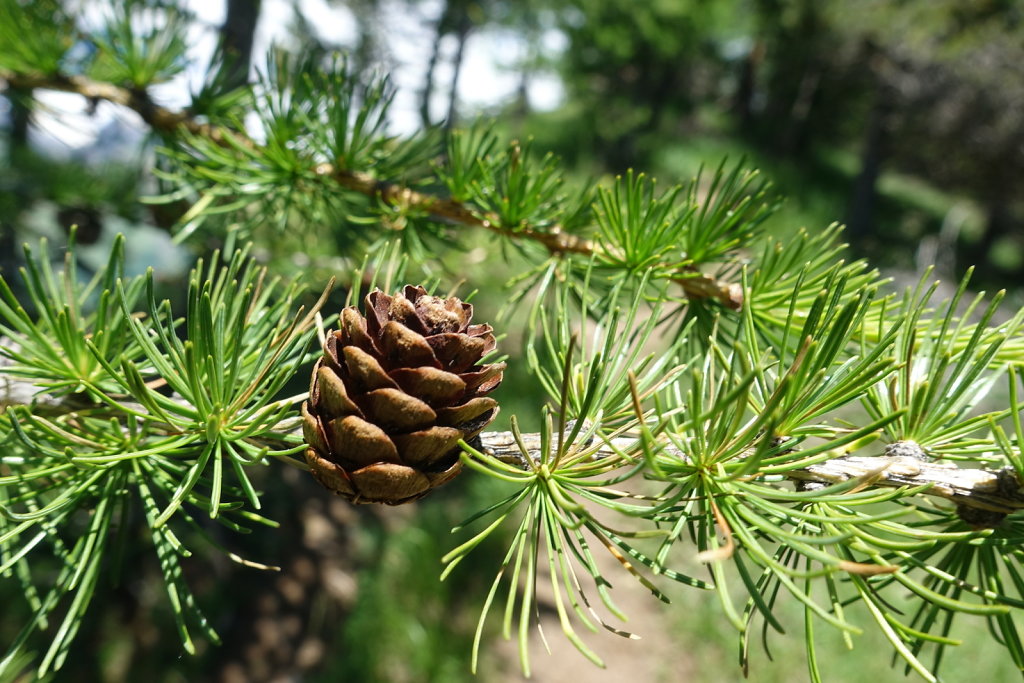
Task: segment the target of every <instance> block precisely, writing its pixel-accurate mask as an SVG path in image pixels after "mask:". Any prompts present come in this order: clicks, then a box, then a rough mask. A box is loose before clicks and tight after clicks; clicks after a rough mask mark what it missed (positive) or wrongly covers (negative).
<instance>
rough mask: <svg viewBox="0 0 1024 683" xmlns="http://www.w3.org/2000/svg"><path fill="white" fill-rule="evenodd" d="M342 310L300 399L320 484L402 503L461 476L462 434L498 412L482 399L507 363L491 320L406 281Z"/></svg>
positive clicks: (472, 432) (360, 498)
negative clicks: (498, 353) (495, 352)
mask: <svg viewBox="0 0 1024 683" xmlns="http://www.w3.org/2000/svg"><path fill="white" fill-rule="evenodd" d="M366 311H367V314H366V317H363V316H362V315H360V313H359V311H358V310H356V308H355V307H353V306H349V307H347V308H345V309H344V310H342V312H341V315H340V316H339V320H340V323H341V325H340V327H341V329H340V330H337V331H332V332H330V333H328V336H327V343H326V344H325V345H324V355H323V356H322V357H321V358H320V359H319V360H318V361H317V363H316V365H315V366H314V367H313V377H312V381H311V384H310V389H309V401H308V402H306V403H303V405H302V418H303V434H304V435H305V438H306V443H307V444H308V445H309V448H307V449H306V462H307V463H308V464H309V468H310V470H311V471H312V472H313V476H314V477H316V479H317V481H319V482H320V483H321V484H323V485H324V486H326V487H327V488H329V489H331V490H332V491H334V492H335V493H338V494H339V495H342V496H345V497H346V498H349V499H351V500H352V502H354V503H387V504H388V505H399V504H401V503H408V502H410V501H413V500H416V499H417V498H420V497H422V496H424V495H426V494H427V493H428V492H429V491H430V490H431V489H433V488H435V487H437V486H440V485H441V484H443V483H445V482H447V481H449V480H450V479H451V478H452V477H454V476H455V475H456V474H458V473H459V470H460V469H461V468H462V463H461V461H460V460H459V453H460V449H459V446H458V441H459V439H470V438H472V437H474V436H476V435H477V434H479V433H480V432H481V431H483V429H484V427H486V426H487V425H488V424H489V423H490V422H491V420H493V419H494V417H495V416H496V415H497V413H498V403H497V401H495V400H494V399H493V398H488V397H486V396H484V394H487V393H488V392H490V391H491V390H492V389H494V388H495V387H497V386H498V384H500V383H501V378H502V371H503V370H504V369H505V364H504V363H491V364H488V365H480V359H481V358H482V357H483V356H484V354H486V353H488V352H489V351H491V350H492V349H494V346H495V341H494V334H493V330H492V328H491V326H490V325H470V321H471V320H472V318H473V307H472V306H471V305H470V304H465V303H462V302H461V301H459V300H458V299H457V298H455V297H452V298H449V299H442V298H440V297H435V296H430V295H429V294H427V292H426V290H425V289H423V288H422V287H413V286H412V285H406V287H405V288H404V290H403V291H402V292H401V293H398V294H395V295H394V296H393V297H392V296H388V295H387V294H384V293H383V292H381V291H379V290H378V291H374V292H371V293H370V294H369V295H368V296H367V297H366Z"/></svg>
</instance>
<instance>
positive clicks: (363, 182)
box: [0, 69, 743, 310]
mask: <svg viewBox="0 0 1024 683" xmlns="http://www.w3.org/2000/svg"><path fill="white" fill-rule="evenodd" d="M0 82H2V83H6V87H7V88H23V89H35V88H39V89H43V90H58V91H61V92H69V93H76V94H79V95H82V96H83V97H86V98H89V99H91V100H103V101H106V102H111V103H113V104H117V105H119V106H122V107H127V108H128V109H131V110H133V111H135V112H136V113H138V115H139V116H140V117H141V118H142V120H143V121H145V122H146V124H148V125H149V126H150V127H151V128H153V129H154V130H157V131H160V132H164V133H170V134H173V133H176V132H178V131H179V130H185V131H188V132H189V133H191V134H193V135H196V136H200V137H204V138H207V139H209V140H212V141H213V142H215V143H216V144H218V145H227V144H228V142H227V136H228V135H229V134H230V135H231V137H232V138H233V140H234V142H235V143H236V144H237V143H238V142H239V141H240V140H241V141H242V142H243V144H248V145H255V142H253V141H252V140H251V139H250V138H249V137H248V136H246V135H245V133H244V132H243V131H229V130H227V129H225V128H222V127H220V126H214V125H211V124H208V123H202V122H200V121H197V120H196V119H195V118H194V117H193V116H192V115H191V114H189V113H188V112H186V111H173V110H171V109H167V108H165V107H161V106H159V105H157V104H156V103H154V102H153V100H152V99H151V98H150V97H149V94H148V93H147V92H146V91H145V90H143V89H131V88H123V87H120V86H117V85H114V84H112V83H106V82H102V81H95V80H93V79H90V78H87V77H85V76H69V75H66V74H59V73H58V74H52V75H41V74H21V73H16V72H13V71H9V70H6V69H0ZM313 171H314V173H315V174H316V175H319V176H324V177H329V178H332V179H333V180H335V181H336V182H337V183H338V184H339V185H340V186H341V187H344V188H345V189H348V190H351V191H353V192H359V193H360V194H364V195H366V196H369V197H377V198H379V199H380V200H381V201H383V202H385V203H386V204H389V205H391V206H402V207H407V208H411V209H417V210H420V211H423V212H425V213H428V214H430V215H431V216H433V217H435V218H437V219H440V220H443V221H446V222H448V223H453V224H456V225H463V226H467V227H477V228H484V229H487V230H491V231H492V232H496V233H498V234H500V235H504V236H506V237H509V238H512V239H528V240H531V241H534V242H537V243H539V244H542V245H543V246H544V247H546V248H547V249H548V250H549V251H550V252H551V253H553V254H582V255H585V256H586V255H590V254H594V253H600V251H601V250H602V247H601V246H600V245H597V244H595V243H594V242H592V241H590V240H587V239H584V238H581V237H578V236H576V235H572V234H569V233H567V232H565V231H564V230H562V229H561V228H559V227H558V226H555V227H554V228H551V229H549V230H536V229H532V228H529V227H525V228H523V227H515V228H510V227H507V226H504V225H502V224H501V222H500V220H498V217H497V216H494V215H490V214H481V213H480V212H479V211H477V210H474V209H473V208H472V207H470V206H469V205H467V204H465V203H463V202H459V201H456V200H454V199H451V198H443V197H439V196H436V195H432V194H427V193H423V192H418V191H416V190H413V189H411V188H409V187H405V186H403V185H398V184H394V183H389V182H387V181H382V180H378V179H376V178H374V177H373V176H371V175H369V174H367V173H361V172H359V171H353V170H349V169H344V168H340V167H337V166H335V165H333V164H318V165H317V166H316V167H315V168H314V169H313ZM673 281H674V282H676V283H678V284H679V285H680V286H681V287H682V289H683V291H684V292H685V293H686V296H687V297H688V298H690V299H712V300H716V301H718V302H720V303H721V304H722V305H723V306H725V307H727V308H730V309H732V310H739V309H740V308H741V307H742V306H743V293H742V289H741V288H740V287H739V285H737V284H734V283H723V282H719V281H718V280H717V279H715V278H714V277H712V276H710V275H705V274H703V273H700V272H697V271H692V272H687V273H686V274H685V275H681V276H679V277H676V278H673Z"/></svg>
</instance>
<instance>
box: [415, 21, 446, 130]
mask: <svg viewBox="0 0 1024 683" xmlns="http://www.w3.org/2000/svg"><path fill="white" fill-rule="evenodd" d="M449 7H450V5H448V3H445V6H444V8H443V9H442V10H441V14H440V15H438V17H437V21H436V22H435V23H434V43H433V45H431V46H430V59H428V60H427V72H426V73H425V74H424V75H423V89H422V90H420V123H422V124H423V127H424V128H429V127H430V125H431V119H430V98H431V96H432V95H433V94H434V70H435V69H436V68H437V60H438V59H439V58H440V56H441V40H442V39H443V38H444V36H445V27H446V25H447V24H448V12H449Z"/></svg>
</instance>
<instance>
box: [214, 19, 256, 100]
mask: <svg viewBox="0 0 1024 683" xmlns="http://www.w3.org/2000/svg"><path fill="white" fill-rule="evenodd" d="M261 1H262V0H228V2H227V15H226V16H225V18H224V25H223V26H221V29H220V57H221V60H222V61H221V65H220V70H221V71H220V73H221V76H222V78H223V79H224V80H223V84H224V89H225V90H234V89H235V88H240V87H242V86H243V85H245V84H246V83H247V82H248V81H249V67H250V66H251V65H252V44H253V39H254V37H255V35H256V24H257V23H258V22H259V18H260V4H261Z"/></svg>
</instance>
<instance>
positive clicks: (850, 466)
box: [0, 340, 1024, 528]
mask: <svg viewBox="0 0 1024 683" xmlns="http://www.w3.org/2000/svg"><path fill="white" fill-rule="evenodd" d="M3 342H4V343H9V340H3ZM9 364H10V361H8V360H7V359H5V358H3V357H2V356H0V413H2V412H3V410H5V409H6V408H8V407H10V406H18V405H22V406H29V407H30V408H32V409H34V410H37V411H38V412H40V413H45V414H50V415H56V414H62V413H70V412H74V411H75V410H80V409H82V408H83V406H82V405H80V404H79V403H78V402H77V401H76V400H75V398H74V397H69V396H64V397H54V396H52V395H50V394H47V393H45V392H44V393H40V391H39V386H38V385H36V384H34V383H32V382H31V381H29V380H27V379H23V378H20V377H15V376H12V375H7V374H4V373H3V372H2V369H3V367H4V366H5V365H9ZM131 405H132V407H133V408H135V409H137V410H139V411H140V412H145V407H144V406H142V405H139V404H131ZM280 427H281V429H280V432H281V433H282V434H286V433H288V434H298V433H299V432H300V431H301V428H300V426H299V423H298V422H296V420H295V419H294V418H288V419H286V420H285V421H284V422H282V423H281V425H280ZM520 436H521V437H522V439H523V443H524V444H525V445H526V449H527V452H528V454H529V457H530V458H531V459H533V460H534V461H537V460H540V458H541V454H542V449H541V440H540V434H521V435H520ZM479 438H480V443H481V446H482V450H483V451H484V452H485V453H487V454H488V455H491V456H494V457H495V458H497V459H498V460H501V461H502V462H505V463H508V464H511V465H515V466H516V467H520V468H522V469H527V468H528V467H529V466H528V464H527V462H526V460H525V459H524V457H523V454H522V451H521V450H520V448H519V446H518V444H517V443H516V440H515V438H514V437H513V435H512V432H484V433H482V434H480V436H479ZM905 443H909V442H905ZM289 445H291V444H289ZM635 447H636V440H635V439H631V438H628V437H620V438H616V439H612V441H611V444H610V445H609V444H604V445H602V446H600V447H599V448H598V450H597V452H596V453H595V454H594V458H595V459H600V458H608V457H614V456H615V455H616V454H617V452H622V451H624V450H631V449H633V448H635ZM918 450H919V447H918ZM887 451H888V453H889V454H887V455H879V456H870V457H869V456H852V455H848V456H843V457H839V458H833V459H832V460H827V461H825V462H822V463H818V464H816V465H809V466H807V467H805V468H803V469H799V470H794V471H792V472H788V473H787V476H788V478H789V479H791V480H793V481H794V482H796V483H797V486H798V487H799V488H802V489H805V490H806V489H809V488H813V487H814V486H815V485H818V486H828V485H831V484H841V483H844V482H847V481H850V480H851V479H859V480H861V488H867V487H886V488H901V487H908V488H916V487H927V488H926V489H925V490H924V491H922V493H924V494H927V495H930V496H937V497H940V498H945V499H946V500H949V501H951V502H953V503H956V505H957V508H958V511H960V513H961V515H960V516H961V518H963V519H964V520H965V521H967V522H968V523H969V524H972V525H975V526H978V527H979V528H980V527H988V526H995V525H996V524H998V522H999V521H1002V518H1003V517H1004V516H1005V515H1008V514H1011V513H1013V512H1016V511H1017V510H1021V509H1024V489H1022V487H1021V484H1020V482H1019V481H1018V479H1017V476H1016V474H1015V473H1014V472H1013V470H1012V468H1005V469H1001V470H986V469H966V468H960V467H958V466H957V465H955V464H954V463H951V462H928V461H926V460H922V459H921V458H920V456H917V455H905V454H904V453H907V452H908V451H907V450H906V449H904V450H902V451H900V450H899V449H894V448H893V447H891V446H890V448H889V449H887ZM665 453H667V454H668V455H675V456H677V457H679V458H680V459H684V460H685V459H686V455H685V454H683V453H682V452H680V451H678V450H677V449H675V448H671V447H666V448H665Z"/></svg>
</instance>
